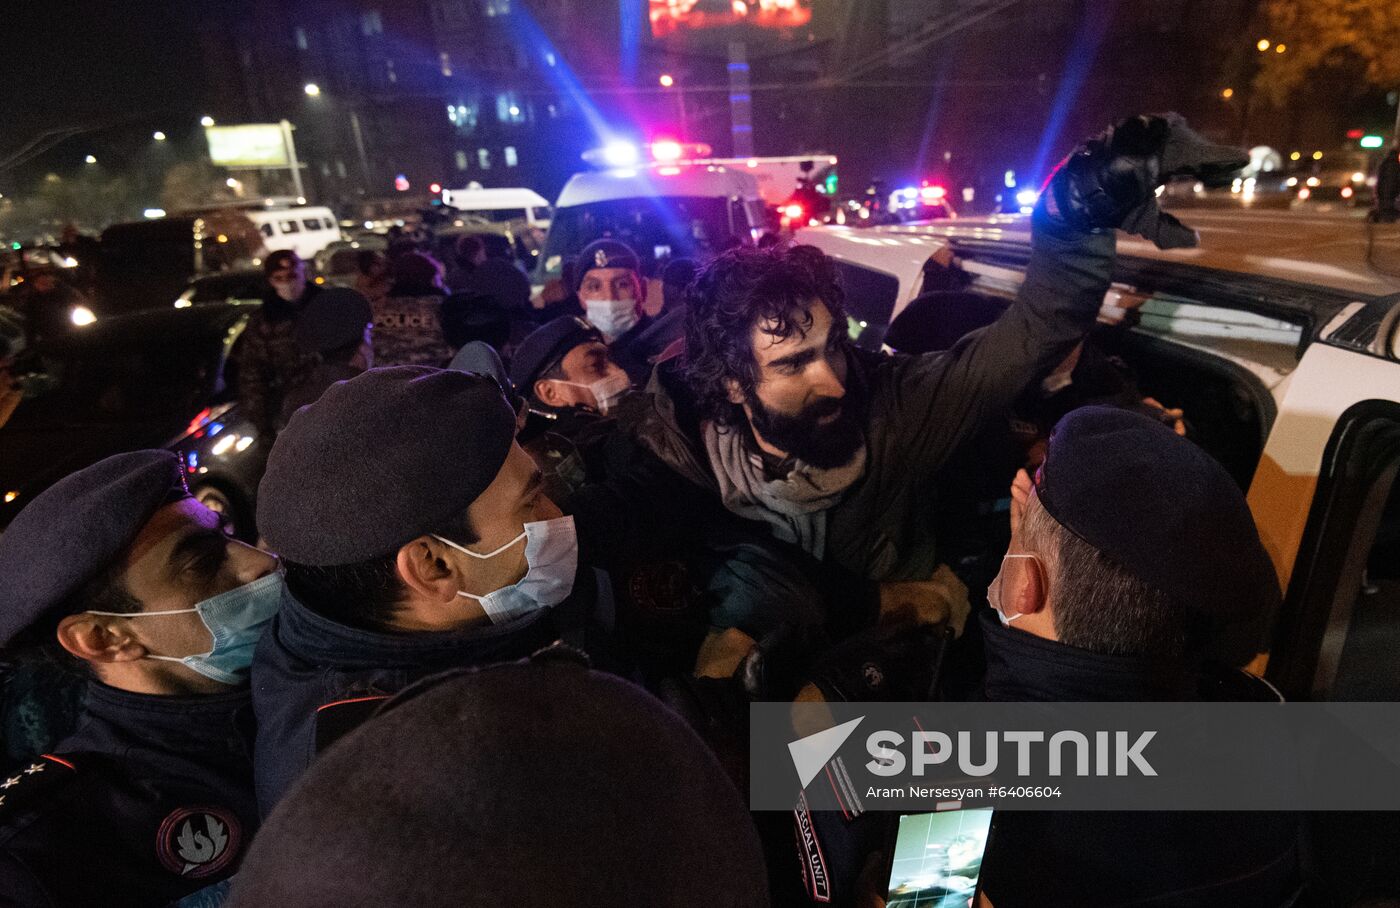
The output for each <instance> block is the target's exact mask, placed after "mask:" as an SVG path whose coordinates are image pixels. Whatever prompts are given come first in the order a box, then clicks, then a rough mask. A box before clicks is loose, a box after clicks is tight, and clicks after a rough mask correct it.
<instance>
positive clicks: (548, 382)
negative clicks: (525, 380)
mask: <svg viewBox="0 0 1400 908" xmlns="http://www.w3.org/2000/svg"><path fill="white" fill-rule="evenodd" d="M535 397H537V398H539V401H540V403H542V404H544V405H545V406H547V407H567V406H568V405H569V401H567V400H565V399H564V393H563V392H562V391H560V390H559V383H558V382H557V381H555V380H554V379H552V378H542V379H540V380H539V381H537V382H535Z"/></svg>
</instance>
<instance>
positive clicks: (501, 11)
mask: <svg viewBox="0 0 1400 908" xmlns="http://www.w3.org/2000/svg"><path fill="white" fill-rule="evenodd" d="M483 2H484V3H485V7H486V15H488V16H506V15H509V14H510V0H483Z"/></svg>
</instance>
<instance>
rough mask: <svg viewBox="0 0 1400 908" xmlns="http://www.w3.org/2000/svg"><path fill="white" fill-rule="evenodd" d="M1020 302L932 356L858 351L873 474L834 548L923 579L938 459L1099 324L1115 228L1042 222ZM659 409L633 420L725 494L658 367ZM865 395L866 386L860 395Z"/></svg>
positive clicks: (853, 355)
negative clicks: (1062, 228)
mask: <svg viewBox="0 0 1400 908" xmlns="http://www.w3.org/2000/svg"><path fill="white" fill-rule="evenodd" d="M1032 249H1033V251H1032V254H1031V260H1030V264H1029V266H1028V268H1027V272H1026V279H1025V281H1024V283H1023V284H1022V286H1021V290H1020V293H1019V295H1018V297H1017V300H1016V302H1015V303H1014V304H1013V305H1012V306H1011V307H1010V308H1008V309H1007V311H1006V314H1004V315H1003V316H1002V317H1001V318H1000V319H998V320H997V321H996V322H995V323H994V324H992V325H990V326H989V327H987V328H986V329H984V330H982V331H979V332H976V333H974V334H972V335H969V336H968V337H966V338H964V339H963V340H962V341H960V342H959V343H958V344H956V345H955V346H954V347H953V348H952V349H951V350H948V351H944V352H940V353H929V354H924V355H922V356H901V355H895V356H884V355H880V354H874V353H869V352H866V351H863V350H860V349H855V348H852V349H850V350H849V351H848V353H847V357H848V365H849V370H848V375H849V378H848V382H849V385H850V388H849V393H852V394H856V395H860V396H862V397H863V398H864V400H865V402H866V403H865V409H866V422H865V439H866V449H867V458H866V469H865V475H864V477H862V478H861V479H860V480H858V481H857V482H856V484H855V485H854V486H853V487H852V488H851V489H850V490H849V491H848V492H847V493H846V495H845V497H844V498H843V499H842V500H841V501H840V502H838V503H837V504H836V505H835V506H834V507H832V508H831V509H830V510H829V511H828V512H827V515H828V516H827V520H828V523H827V531H826V533H827V535H826V553H825V556H824V560H826V561H829V562H835V563H837V564H839V565H841V566H842V567H843V568H845V569H847V570H849V571H852V572H854V573H856V574H859V575H860V576H863V577H866V578H868V579H871V580H924V579H927V578H928V577H930V576H932V574H933V572H934V570H935V569H936V568H937V566H938V564H939V562H940V561H941V559H940V558H939V556H938V553H937V552H936V550H935V533H934V517H935V515H936V513H937V506H938V495H937V486H938V478H939V471H940V469H941V468H942V467H943V465H944V464H945V462H947V461H948V459H949V458H950V456H951V455H952V454H953V452H954V451H956V450H957V449H958V448H959V446H961V445H962V444H963V443H964V442H966V441H967V440H968V439H970V438H972V437H973V436H974V435H975V434H976V433H977V432H978V431H979V430H980V429H981V428H982V426H984V425H985V424H986V423H987V421H988V420H990V419H992V418H994V417H995V416H997V415H999V414H1005V413H1006V412H1007V410H1008V409H1009V408H1010V406H1011V404H1012V402H1013V401H1014V400H1015V399H1016V397H1017V395H1019V394H1020V393H1021V391H1022V389H1024V388H1025V387H1026V385H1027V384H1029V383H1030V382H1031V381H1032V380H1033V379H1035V378H1037V377H1038V376H1041V375H1044V374H1046V373H1047V372H1049V371H1050V370H1051V369H1052V368H1053V367H1054V366H1055V365H1056V364H1057V363H1058V362H1060V361H1061V360H1062V359H1063V358H1064V357H1065V355H1066V354H1067V353H1068V352H1069V350H1070V349H1071V348H1072V347H1073V346H1074V344H1075V343H1076V342H1078V341H1079V340H1080V339H1081V338H1082V337H1083V336H1084V335H1085V333H1086V332H1087V331H1088V330H1089V328H1090V326H1091V325H1092V324H1093V322H1094V318H1095V315H1096V314H1097V313H1098V310H1099V306H1100V304H1101V303H1102V302H1103V295H1104V293H1105V291H1106V290H1107V289H1108V283H1109V275H1110V273H1111V271H1112V266H1113V251H1114V238H1113V235H1112V234H1110V233H1103V234H1097V233H1096V234H1089V235H1070V236H1056V235H1052V234H1050V233H1047V232H1046V231H1044V230H1039V229H1038V230H1037V232H1036V234H1035V236H1034V239H1033V243H1032ZM657 371H658V373H659V374H658V376H657V378H658V380H657V381H653V382H652V384H651V385H650V386H649V387H648V389H647V390H648V391H651V392H653V398H652V403H651V407H650V411H649V412H647V411H634V413H633V418H632V419H631V420H630V421H629V422H628V424H627V425H628V431H629V433H630V434H632V436H633V437H634V438H635V439H636V440H637V441H638V442H639V443H640V444H642V445H644V446H646V447H647V448H648V449H650V450H651V451H652V452H653V453H654V454H655V455H656V456H657V457H658V458H660V459H661V460H662V461H663V462H665V463H666V464H668V465H669V466H670V467H671V468H672V469H673V470H674V471H675V472H676V473H678V474H679V475H680V476H681V477H683V478H684V479H686V480H689V481H690V482H691V483H693V484H696V485H699V486H701V487H702V488H705V489H708V490H710V491H711V492H712V493H713V494H714V495H716V496H718V494H719V493H718V486H717V483H716V481H715V479H714V475H713V473H712V471H711V468H710V464H709V459H708V456H707V455H706V453H705V449H704V446H703V444H702V442H701V440H700V430H699V423H698V419H696V418H695V416H694V415H693V414H691V415H690V416H689V417H688V418H687V415H686V411H687V409H688V408H689V407H690V406H691V405H690V403H689V401H688V400H687V399H686V396H687V395H686V392H685V391H684V390H683V389H681V388H680V384H679V383H673V384H671V385H669V386H668V385H667V384H666V383H665V382H664V381H662V380H660V379H662V378H663V377H664V376H663V375H662V374H660V373H662V370H660V369H658V370H657ZM858 399H859V398H858Z"/></svg>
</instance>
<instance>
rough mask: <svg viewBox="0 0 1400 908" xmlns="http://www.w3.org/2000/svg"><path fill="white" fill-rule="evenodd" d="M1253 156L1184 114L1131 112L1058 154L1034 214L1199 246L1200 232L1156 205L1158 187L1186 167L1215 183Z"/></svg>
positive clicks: (1172, 244)
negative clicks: (1195, 127) (1202, 131)
mask: <svg viewBox="0 0 1400 908" xmlns="http://www.w3.org/2000/svg"><path fill="white" fill-rule="evenodd" d="M1247 163H1249V156H1248V155H1246V154H1245V153H1244V152H1242V151H1240V150H1239V149H1238V148H1232V147H1230V146H1227V145H1212V144H1210V143H1209V142H1207V141H1206V140H1205V139H1204V138H1202V137H1201V136H1200V135H1198V134H1197V133H1195V132H1194V131H1192V129H1191V128H1190V127H1189V126H1187V125H1186V121H1185V120H1184V119H1183V118H1182V117H1181V116H1180V115H1179V114H1174V113H1169V114H1165V115H1163V116H1160V117H1158V116H1138V117H1130V118H1128V119H1126V120H1122V121H1120V122H1119V123H1117V124H1116V125H1114V126H1110V127H1109V128H1108V129H1107V130H1105V131H1104V132H1103V133H1101V134H1100V135H1098V136H1096V137H1095V138H1092V139H1090V140H1089V141H1087V142H1085V143H1083V144H1082V145H1080V146H1079V147H1078V148H1076V149H1075V150H1074V151H1073V152H1071V153H1070V155H1069V157H1067V158H1065V159H1064V160H1063V161H1061V162H1060V166H1059V167H1058V168H1056V169H1055V173H1054V174H1053V175H1051V177H1050V182H1049V184H1048V185H1047V186H1046V190H1045V192H1043V193H1041V196H1040V202H1039V204H1038V206H1037V210H1036V215H1037V217H1040V218H1045V219H1047V220H1048V221H1050V222H1051V223H1052V224H1057V225H1065V226H1068V227H1069V228H1071V229H1073V230H1079V231H1089V230H1095V229H1108V228H1114V227H1117V228H1121V229H1123V230H1125V231H1127V232H1128V233H1133V234H1137V235H1138V236H1141V237H1144V238H1145V239H1149V240H1151V241H1152V242H1153V243H1155V244H1157V247H1158V248H1160V249H1181V248H1186V247H1190V246H1195V245H1196V243H1197V237H1196V232H1195V231H1194V230H1192V229H1191V228H1189V227H1187V226H1186V225H1185V224H1183V223H1181V222H1180V221H1178V220H1177V219H1176V218H1174V217H1172V216H1171V215H1169V214H1167V213H1165V212H1164V211H1162V209H1161V208H1160V207H1159V206H1158V205H1157V197H1156V189H1157V187H1158V186H1161V185H1163V184H1164V183H1166V182H1167V180H1169V179H1171V178H1172V177H1177V176H1187V175H1192V176H1196V177H1199V178H1200V179H1201V180H1202V181H1204V182H1208V183H1214V182H1217V181H1219V180H1221V179H1222V178H1223V177H1225V176H1227V175H1229V174H1230V173H1232V172H1234V171H1236V170H1238V169H1239V168H1241V167H1243V166H1244V165H1245V164H1247Z"/></svg>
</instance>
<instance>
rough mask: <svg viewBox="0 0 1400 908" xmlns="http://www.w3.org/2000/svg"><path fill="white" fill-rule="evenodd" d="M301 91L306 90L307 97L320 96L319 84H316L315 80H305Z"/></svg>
mask: <svg viewBox="0 0 1400 908" xmlns="http://www.w3.org/2000/svg"><path fill="white" fill-rule="evenodd" d="M302 91H304V92H306V95H307V97H309V98H319V97H320V96H321V86H319V85H317V84H316V83H315V82H307V83H306V87H305V88H303V89H302Z"/></svg>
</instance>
